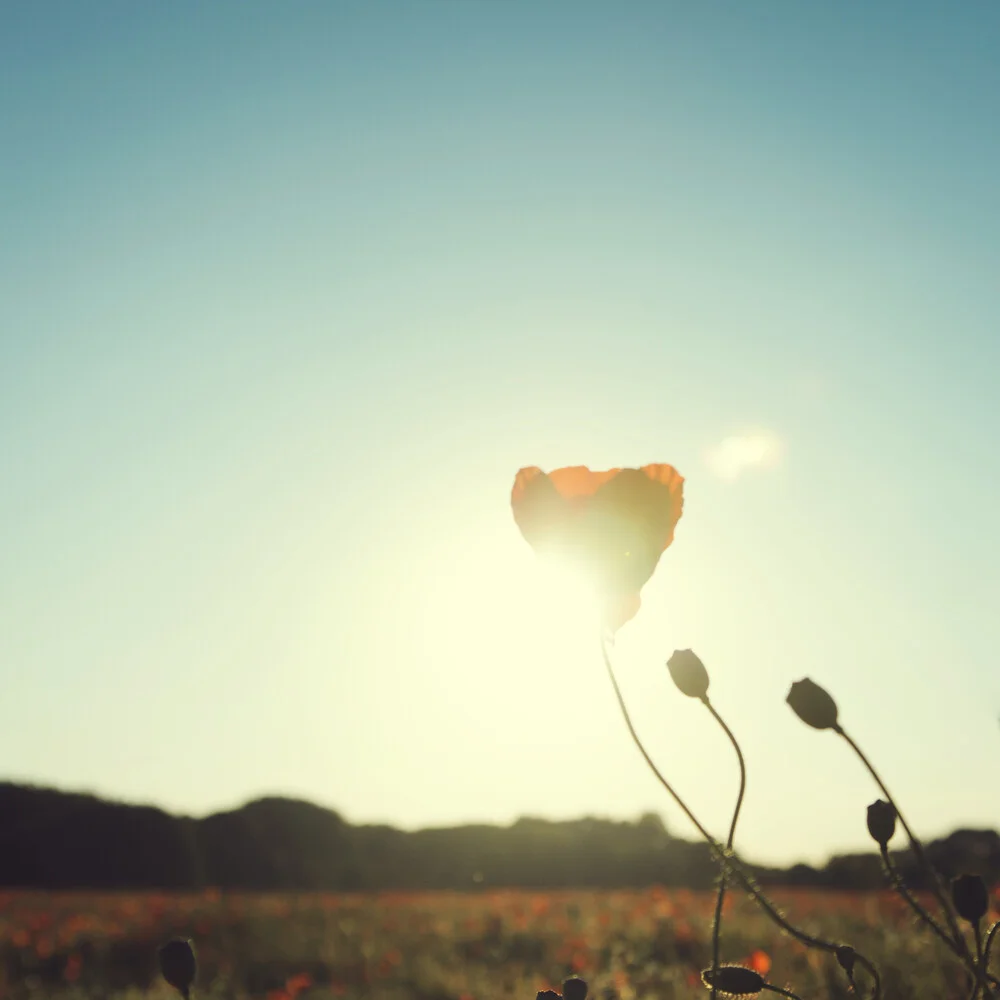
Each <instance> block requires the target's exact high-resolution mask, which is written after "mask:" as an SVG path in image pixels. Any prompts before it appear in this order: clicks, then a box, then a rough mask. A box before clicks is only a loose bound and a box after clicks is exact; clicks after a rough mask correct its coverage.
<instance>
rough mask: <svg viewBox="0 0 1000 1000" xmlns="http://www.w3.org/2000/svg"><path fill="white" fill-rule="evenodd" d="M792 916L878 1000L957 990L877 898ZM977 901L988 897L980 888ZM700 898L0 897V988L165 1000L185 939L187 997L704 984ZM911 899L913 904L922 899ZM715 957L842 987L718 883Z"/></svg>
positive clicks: (924, 940) (704, 896) (311, 997)
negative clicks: (177, 941)
mask: <svg viewBox="0 0 1000 1000" xmlns="http://www.w3.org/2000/svg"><path fill="white" fill-rule="evenodd" d="M775 895H776V898H777V901H778V902H779V904H780V905H781V906H782V907H783V908H784V909H786V910H787V911H788V913H789V914H790V915H792V916H793V917H794V918H795V919H796V920H797V922H798V923H799V925H800V926H802V927H803V928H804V929H806V930H813V931H815V932H817V933H821V934H823V935H824V936H826V937H830V938H834V939H837V940H841V941H844V942H848V943H851V944H853V945H854V946H855V947H857V948H859V949H861V950H863V951H864V952H865V953H866V954H868V955H869V956H871V958H872V959H873V960H874V961H875V962H877V963H878V965H879V967H880V969H881V972H882V977H883V983H884V993H885V996H886V998H887V1000H895V998H897V997H899V998H903V997H907V998H909V997H913V998H928V1000H930V998H935V1000H941V998H948V997H964V996H966V995H967V989H966V987H965V983H964V979H963V977H962V975H961V973H960V972H958V971H957V970H956V969H955V968H954V966H953V965H951V964H949V963H948V961H947V959H946V958H945V957H944V956H943V954H942V950H941V949H940V948H939V947H938V946H937V944H936V943H935V942H934V940H933V939H931V938H930V937H929V936H928V934H927V932H926V931H925V930H924V929H923V928H922V927H920V926H916V925H915V924H914V922H913V920H912V918H911V915H910V913H909V911H908V910H906V909H905V904H903V903H902V901H901V900H899V899H898V897H896V896H895V895H894V894H892V893H889V892H886V893H868V894H858V893H833V892H817V891H812V890H809V891H805V890H803V891H797V890H789V891H786V892H778V893H776V894H775ZM993 903H994V909H997V908H998V905H1000V904H998V900H997V899H996V898H994V901H993ZM713 905H714V896H713V895H712V894H710V893H692V892H688V891H685V890H667V889H659V888H653V889H647V890H627V891H625V890H623V891H594V890H580V891H558V892H547V893H541V892H534V891H507V890H502V891H492V892H491V891H481V892H478V893H469V894H459V893H418V894H381V895H377V896H360V895H340V894H330V893H307V894H275V895H270V894H268V895H265V894H249V893H229V892H219V891H218V890H209V891H207V892H204V893H201V894H197V895H194V894H192V895H183V896H179V895H166V894H150V893H147V894H100V895H97V894H90V893H87V894H84V893H80V894H46V893H37V892H35V893H29V892H6V893H3V894H0V997H2V998H4V1000H6V998H25V1000H27V998H35V1000H40V998H42V997H60V998H63V1000H72V998H79V1000H83V998H84V997H97V996H101V997H112V996H117V997H121V998H124V997H132V998H136V1000H137V998H138V996H139V995H142V996H151V997H159V998H164V1000H166V998H168V997H169V998H171V1000H176V994H174V993H172V991H170V990H169V988H168V987H167V986H166V985H165V984H164V983H163V982H162V981H161V980H159V979H158V977H157V975H156V971H155V967H156V955H155V952H156V948H157V946H158V945H159V944H161V943H163V942H164V941H165V940H167V939H168V938H170V937H172V936H178V935H179V936H184V937H190V938H192V939H193V941H194V942H195V947H196V948H197V952H198V962H199V975H198V984H197V985H198V994H199V995H201V996H208V995H214V996H218V997H223V996H224V997H248V998H249V997H253V998H264V1000H322V998H326V997H338V998H346V1000H351V998H361V997H380V998H381V997H384V998H387V1000H390V998H391V1000H404V998H413V1000H479V998H484V1000H485V998H489V997H519V998H522V1000H534V996H535V993H536V992H537V991H538V990H540V989H544V988H548V987H553V988H558V984H559V983H560V982H561V981H562V979H563V978H564V977H565V976H566V975H569V974H571V973H575V974H578V975H580V976H582V977H584V978H585V979H587V980H588V982H589V983H590V985H591V996H592V997H608V998H610V997H620V998H621V1000H642V998H646V997H648V998H654V997H655V998H657V1000H670V998H673V997H694V996H707V995H708V994H707V991H705V990H704V988H703V987H701V986H700V985H699V982H698V974H699V972H700V971H701V969H703V968H705V967H706V966H708V965H709V964H710V947H709V940H710V932H711V911H712V907H713ZM928 905H930V903H929V901H928ZM727 907H728V908H729V911H730V912H729V916H728V917H727V919H726V920H725V922H724V923H723V928H724V932H723V959H724V961H742V962H745V963H750V964H752V965H754V966H755V967H757V968H758V971H761V972H767V976H768V979H769V980H770V981H771V982H773V983H775V984H776V985H779V986H781V985H785V984H794V988H795V990H796V992H798V993H799V994H801V995H802V996H803V997H811V998H818V997H848V996H850V995H851V994H850V993H849V991H848V989H847V987H846V984H845V982H844V977H843V974H842V973H841V971H840V970H839V968H838V967H837V966H836V963H835V961H834V960H833V959H832V958H831V957H829V956H825V955H820V954H817V953H815V952H807V951H806V950H805V949H804V948H803V947H801V946H800V945H798V944H797V943H796V942H794V941H792V940H790V939H788V938H786V937H783V936H780V935H779V934H777V933H776V932H775V928H774V925H773V924H772V923H771V922H770V921H769V920H767V919H766V918H764V917H763V916H761V915H760V913H759V911H758V910H757V909H756V908H755V906H754V905H753V904H752V903H751V902H750V901H748V900H744V899H742V898H736V899H735V900H734V899H732V898H731V897H730V899H729V900H728V902H727Z"/></svg>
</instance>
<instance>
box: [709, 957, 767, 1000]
mask: <svg viewBox="0 0 1000 1000" xmlns="http://www.w3.org/2000/svg"><path fill="white" fill-rule="evenodd" d="M701 981H702V982H703V983H704V984H705V985H706V986H714V987H715V988H716V989H717V990H719V992H720V993H728V994H729V995H730V996H734V997H751V996H756V995H757V994H758V993H760V991H761V990H762V989H763V988H764V977H763V976H762V975H760V973H759V972H754V971H753V969H746V968H744V967H743V966H742V965H720V966H719V968H718V969H717V970H715V972H713V971H712V970H711V969H706V970H705V971H704V972H703V973H702V974H701Z"/></svg>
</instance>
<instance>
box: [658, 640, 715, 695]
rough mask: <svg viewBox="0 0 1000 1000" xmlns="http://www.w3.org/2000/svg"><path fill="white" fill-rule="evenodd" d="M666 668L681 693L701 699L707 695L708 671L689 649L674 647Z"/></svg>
mask: <svg viewBox="0 0 1000 1000" xmlns="http://www.w3.org/2000/svg"><path fill="white" fill-rule="evenodd" d="M667 669H668V670H669V671H670V676H671V677H672V678H673V681H674V684H676V685H677V690H678V691H680V693H681V694H686V695H687V696H688V697H689V698H701V699H702V700H703V701H704V699H705V698H706V697H707V696H708V671H707V670H706V669H705V664H704V663H702V662H701V660H700V659H698V657H697V656H696V655H695V654H694V653H693V652H692V651H691V650H690V649H675V650H674V653H673V656H671V657H670V659H669V660H667Z"/></svg>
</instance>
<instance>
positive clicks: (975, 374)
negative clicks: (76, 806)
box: [0, 0, 1000, 862]
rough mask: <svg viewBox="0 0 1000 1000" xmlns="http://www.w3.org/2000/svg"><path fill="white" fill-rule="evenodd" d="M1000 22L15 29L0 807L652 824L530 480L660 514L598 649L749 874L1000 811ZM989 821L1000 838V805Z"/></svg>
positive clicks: (489, 10)
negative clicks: (663, 535)
mask: <svg viewBox="0 0 1000 1000" xmlns="http://www.w3.org/2000/svg"><path fill="white" fill-rule="evenodd" d="M998 48H1000V7H995V6H991V5H981V4H976V5H968V6H954V7H953V6H949V5H942V4H930V3H928V4H922V3H912V2H906V3H904V2H898V3H884V4H880V5H878V6H877V7H871V6H865V5H836V4H829V5H818V4H804V5H793V4H785V3H778V4H771V5H766V6H762V5H758V4H745V5H733V4H729V5H723V4H715V3H704V4H697V5H684V4H671V3H664V2H659V0H656V2H650V3H642V2H635V3H631V4H629V5H627V6H616V5H613V4H604V3H600V4H591V3H588V2H584V0H580V2H577V3H573V4H557V3H553V4H538V3H535V2H529V0H523V2H521V0H505V2H497V3H440V4H433V3H428V4H412V3H386V2H371V3H370V2H364V3H360V2H359V3H347V2H345V3H329V4H324V3H288V4H269V3H257V2H251V3H247V2H245V0H241V2H238V3H237V2H235V0H231V2H226V0H219V2H215V3H212V4H200V3H195V2H186V0H185V2H175V3H170V4H162V5H154V6H148V5H141V6H139V5H135V4H133V3H126V2H120V3H112V2H95V3H86V4H77V3H52V2H37V3H24V4H7V5H5V6H4V7H3V9H2V11H0V123H2V125H0V129H2V132H0V136H2V147H3V149H4V154H3V156H2V157H0V229H2V231H3V237H2V239H0V469H2V479H0V680H2V691H3V703H4V713H3V721H2V725H0V775H2V776H4V777H7V778H11V779H16V780H30V781H34V782H38V783H42V784H49V785H55V786H57V787H61V788H67V789H88V790H93V791H96V792H98V793H101V794H104V795H108V796H113V797H116V798H122V799H127V800H133V801H142V802H153V803H156V804H158V805H161V806H164V807H166V808H168V809H171V810H175V811H180V812H185V813H193V814H204V813H207V812H210V811H213V810H216V809H220V808H229V807H233V806H235V805H237V804H239V803H240V802H242V801H245V800H246V799H248V798H251V797H255V796H258V795H261V794H265V793H280V794H288V795H294V796H301V797H305V798H308V799H311V800H313V801H316V802H319V803H321V804H324V805H329V806H332V807H335V808H337V809H338V810H340V811H342V812H343V813H344V815H345V816H346V817H347V818H349V819H350V820H353V821H358V822H360V821H387V822H391V823H394V824H398V825H402V826H405V827H418V826H424V825H443V824H454V823H461V822H465V821H472V820H475V821H482V820H486V821H497V822H508V821H511V820H512V819H514V818H516V817H518V816H520V815H524V814H531V815H537V816H545V817H551V818H569V817H578V816H581V815H584V814H596V815H605V816H613V817H619V818H631V817H636V816H638V815H639V814H640V813H642V812H645V811H648V810H653V811H657V812H660V813H662V814H663V816H664V818H665V819H666V821H667V823H668V825H669V826H670V828H671V829H672V830H673V831H674V832H675V833H677V834H679V835H685V836H687V835H689V834H691V835H693V831H692V830H691V829H690V828H689V826H688V825H687V823H686V821H685V820H684V818H683V817H682V816H681V815H680V814H679V813H678V812H677V810H676V809H675V808H674V807H673V806H672V805H671V804H670V803H669V802H668V801H667V800H666V798H665V796H664V795H663V794H661V791H660V789H659V787H658V786H657V785H656V783H655V781H654V780H653V779H652V778H651V777H650V775H649V774H648V773H647V772H646V770H645V769H644V767H643V765H642V763H641V760H640V759H639V757H638V755H637V753H636V751H635V749H634V747H633V746H632V745H631V743H630V742H629V739H628V736H627V734H626V731H625V728H624V726H623V724H622V721H621V719H620V717H619V715H618V710H617V708H616V706H615V703H614V701H613V697H612V693H611V690H610V688H609V685H608V681H607V678H606V677H605V676H604V673H603V667H602V664H601V660H600V655H599V650H598V646H597V643H596V639H595V633H594V629H593V627H592V626H591V624H590V622H589V621H587V620H586V619H585V618H584V617H583V616H582V615H581V614H580V612H579V610H578V608H577V607H576V606H575V604H574V603H573V600H572V592H571V589H567V590H565V591H564V590H562V589H561V588H555V587H553V586H552V585H551V581H550V578H549V577H547V576H546V575H545V573H544V572H543V571H542V569H541V567H540V566H539V564H538V561H537V560H536V558H535V556H534V555H533V553H532V551H531V550H530V549H529V548H528V546H527V545H526V544H525V543H524V541H523V539H522V538H521V536H520V534H519V532H518V531H517V528H516V526H515V525H514V522H513V519H512V517H511V513H510V507H509V495H510V488H511V484H512V482H513V477H514V474H515V473H516V471H517V470H518V468H520V467H521V466H525V465H538V466H541V467H542V468H543V469H552V468H556V467H558V466H563V465H574V464H586V465H589V466H590V467H591V468H598V469H600V468H609V467H613V466H629V465H641V464H644V463H648V462H669V463H671V464H673V465H675V466H676V467H677V468H678V469H679V470H680V471H681V472H682V473H683V475H684V476H685V477H686V479H687V482H686V498H687V502H686V509H685V513H684V516H683V518H682V520H681V522H680V524H679V526H678V528H677V535H676V541H675V542H674V544H673V545H672V547H671V548H670V549H668V550H667V552H666V554H665V555H664V557H663V559H662V560H661V563H660V566H659V568H658V570H657V572H656V574H655V576H654V577H653V579H652V581H651V582H650V583H649V584H648V585H647V587H646V589H645V591H644V592H643V607H642V610H641V612H640V613H639V615H638V616H637V617H636V618H635V619H634V620H633V621H632V622H630V623H629V624H628V625H626V626H625V627H624V628H623V629H622V630H621V632H620V634H619V638H618V642H617V644H616V647H615V654H614V655H615V657H616V662H617V664H618V667H619V670H620V674H621V678H622V683H623V687H624V689H625V693H626V696H627V697H628V699H629V700H630V702H631V703H632V704H633V705H634V709H635V715H636V722H637V725H638V727H639V729H640V730H641V732H642V733H643V734H644V735H645V736H646V737H647V739H648V742H649V745H650V749H651V751H652V752H653V753H654V755H655V756H656V757H657V759H658V761H659V762H660V763H661V765H662V767H663V769H664V770H665V772H666V773H667V774H668V775H669V776H670V777H671V779H672V780H673V781H674V782H675V783H676V785H677V787H678V788H679V789H680V790H681V791H682V792H683V793H684V794H685V795H686V796H687V798H688V799H689V801H690V803H691V805H692V807H693V808H694V809H695V810H696V811H697V812H698V813H699V815H701V816H702V817H703V818H704V820H705V822H706V823H707V824H708V825H709V826H710V827H711V828H712V829H713V830H715V831H717V832H718V833H719V835H720V836H723V835H724V831H725V827H726V825H727V823H728V816H729V812H730V809H731V807H732V802H733V798H734V795H735V792H736V772H735V765H734V762H733V760H732V755H731V751H730V748H729V746H728V744H727V743H726V741H725V739H724V737H723V736H722V735H721V733H720V732H719V731H718V730H716V729H715V728H713V726H712V725H711V723H710V720H709V719H708V717H707V715H706V713H705V711H704V710H703V709H702V708H700V706H699V705H698V704H697V703H695V702H693V701H690V700H688V699H685V698H683V697H682V696H681V695H680V694H678V693H677V692H676V691H675V690H674V689H673V687H672V685H671V683H670V681H669V678H668V676H667V672H666V669H665V666H664V662H665V660H666V658H667V657H668V656H669V654H670V652H671V651H672V650H673V649H675V648H686V647H691V648H693V649H695V650H696V651H697V652H698V653H700V654H701V656H702V657H703V659H704V660H705V662H706V664H707V665H708V668H709V670H710V672H711V677H712V694H713V699H714V702H715V704H716V705H717V707H718V708H719V710H720V711H721V712H722V713H723V715H724V716H725V717H726V718H727V719H728V720H729V722H730V724H731V726H732V728H733V729H734V730H735V731H736V733H737V734H738V736H739V737H740V739H741V741H742V743H743V746H744V750H745V752H746V756H747V759H748V762H749V768H750V774H749V788H748V798H747V802H746V806H745V811H744V819H743V822H742V826H741V831H740V834H739V837H738V840H737V844H738V846H739V847H740V848H741V849H742V850H743V851H744V852H745V853H746V854H747V855H749V856H751V857H753V858H756V859H760V860H769V861H780V862H784V861H790V860H793V859H799V858H804V859H821V858H823V857H825V856H826V855H827V854H829V853H830V852H833V851H838V850H845V849H852V848H863V847H866V846H867V845H868V843H869V842H868V839H867V834H866V831H865V822H864V811H865V806H866V805H867V804H868V803H869V802H871V801H872V800H873V799H875V798H876V797H877V792H876V790H875V788H874V787H873V785H872V783H871V781H870V780H869V779H868V778H867V777H866V776H865V774H864V773H863V771H862V770H861V767H860V765H859V764H858V763H857V762H856V761H855V760H854V759H853V758H851V757H850V756H849V755H848V753H847V751H846V749H845V748H844V747H843V745H842V744H841V743H840V741H838V740H837V739H836V738H835V737H834V736H833V735H832V734H830V733H818V732H814V731H812V730H809V729H807V728H806V727H805V726H804V725H803V724H802V723H800V722H799V721H798V720H797V719H796V718H795V717H794V716H793V715H792V713H791V711H790V710H789V709H788V707H787V706H786V705H785V704H784V698H785V694H786V692H787V690H788V687H789V685H790V683H791V682H792V681H793V680H796V679H798V678H800V677H802V676H805V675H808V676H810V677H812V678H814V679H815V680H816V681H818V682H820V683H822V684H824V685H825V686H827V687H828V688H829V689H830V691H831V692H832V693H833V694H834V695H835V697H836V698H837V700H838V702H839V704H840V707H841V712H842V719H843V722H844V724H845V726H846V727H847V728H848V729H849V730H850V731H851V733H852V734H853V735H854V736H855V737H856V738H857V739H858V740H859V742H860V743H861V744H862V745H863V746H864V747H865V748H866V750H867V751H868V752H869V754H870V755H871V757H872V758H873V759H874V760H875V761H876V762H877V763H878V764H879V765H880V766H881V768H882V770H883V772H884V774H885V776H886V779H887V781H888V782H889V784H890V787H891V788H892V789H893V790H894V792H895V793H896V794H897V795H898V797H899V800H900V802H901V803H902V805H903V807H904V810H905V811H906V812H907V813H908V818H909V819H910V821H911V823H912V825H913V826H914V827H915V828H916V829H917V830H918V831H921V832H922V833H924V834H926V835H928V836H934V835H938V834H941V833H944V832H947V831H949V830H950V829H952V828H954V827H956V826H959V825H976V826H994V827H995V826H998V825H1000V811H998V810H1000V805H998V802H997V797H996V795H995V794H994V791H995V789H996V788H997V787H1000V752H998V751H1000V725H998V717H1000V669H998V667H997V664H996V649H997V646H998V640H1000V616H998V615H997V607H998V603H1000V534H998V533H997V532H994V531H993V527H992V525H993V521H994V520H995V518H996V510H997V507H998V503H1000V457H998V451H997V445H996V441H997V431H998V403H997V393H996V373H997V371H998V370H1000V338H998V336H997V331H996V324H997V317H998V315H1000V251H998V244H997V233H998V232H1000V188H998V186H997V183H996V179H997V177H998V176H1000V131H998V130H997V128H996V123H997V121H998V120H1000V61H998V60H997V59H996V52H997V51H998ZM981 789H989V790H990V794H983V793H982V792H981V791H980V790H981Z"/></svg>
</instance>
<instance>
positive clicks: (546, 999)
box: [535, 990, 562, 1000]
mask: <svg viewBox="0 0 1000 1000" xmlns="http://www.w3.org/2000/svg"><path fill="white" fill-rule="evenodd" d="M535 1000H562V998H561V997H560V996H559V994H558V993H556V991H555V990H539V991H538V992H537V993H536V994H535Z"/></svg>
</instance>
